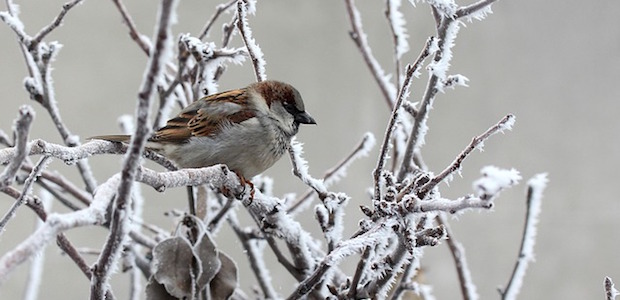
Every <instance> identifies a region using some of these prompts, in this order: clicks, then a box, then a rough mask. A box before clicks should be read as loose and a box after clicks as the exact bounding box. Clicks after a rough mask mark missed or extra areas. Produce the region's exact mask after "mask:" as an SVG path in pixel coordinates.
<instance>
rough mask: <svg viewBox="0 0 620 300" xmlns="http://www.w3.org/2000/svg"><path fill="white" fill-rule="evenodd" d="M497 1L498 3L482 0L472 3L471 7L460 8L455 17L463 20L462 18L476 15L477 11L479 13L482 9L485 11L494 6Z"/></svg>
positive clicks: (492, 0)
mask: <svg viewBox="0 0 620 300" xmlns="http://www.w3.org/2000/svg"><path fill="white" fill-rule="evenodd" d="M495 1H497V0H480V1H478V2H475V3H472V4H470V5H467V6H463V7H460V8H459V9H458V10H457V11H456V14H455V15H454V16H455V17H456V18H457V19H458V18H461V17H466V16H468V15H471V14H473V13H476V12H477V11H479V10H481V9H484V8H485V7H487V6H489V5H491V4H493V2H495Z"/></svg>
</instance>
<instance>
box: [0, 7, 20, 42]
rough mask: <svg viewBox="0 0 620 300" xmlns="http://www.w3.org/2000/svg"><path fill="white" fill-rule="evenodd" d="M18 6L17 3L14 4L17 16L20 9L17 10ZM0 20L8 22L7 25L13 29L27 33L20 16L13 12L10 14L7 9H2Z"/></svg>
mask: <svg viewBox="0 0 620 300" xmlns="http://www.w3.org/2000/svg"><path fill="white" fill-rule="evenodd" d="M17 7H18V6H17V5H13V6H12V8H13V9H14V12H15V15H16V16H17V12H18V11H19V10H18V9H17V10H15V8H17ZM0 20H2V21H3V22H4V23H6V25H8V26H9V27H10V28H12V29H13V30H15V31H17V32H20V33H21V34H22V35H23V34H25V33H24V23H22V21H21V20H20V19H19V18H17V17H13V16H11V14H9V13H8V12H6V11H0Z"/></svg>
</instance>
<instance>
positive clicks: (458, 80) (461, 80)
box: [445, 74, 469, 89]
mask: <svg viewBox="0 0 620 300" xmlns="http://www.w3.org/2000/svg"><path fill="white" fill-rule="evenodd" d="M468 81H469V78H467V77H465V76H463V75H461V74H456V75H450V76H448V78H446V83H445V87H447V88H451V89H454V88H455V87H456V86H457V85H460V86H464V87H468V85H467V82H468Z"/></svg>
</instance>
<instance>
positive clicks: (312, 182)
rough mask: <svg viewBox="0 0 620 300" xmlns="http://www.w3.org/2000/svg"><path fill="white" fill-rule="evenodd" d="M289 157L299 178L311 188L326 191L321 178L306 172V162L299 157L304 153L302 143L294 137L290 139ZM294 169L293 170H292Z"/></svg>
mask: <svg viewBox="0 0 620 300" xmlns="http://www.w3.org/2000/svg"><path fill="white" fill-rule="evenodd" d="M289 152H290V153H291V159H292V160H293V164H294V165H295V166H297V172H299V174H298V176H299V178H300V179H301V180H302V181H303V182H304V183H306V184H307V185H309V186H311V187H312V188H314V189H316V190H319V191H321V192H322V193H327V187H326V186H325V184H324V182H323V180H321V179H316V178H314V177H312V176H310V174H309V173H308V162H307V161H306V160H305V159H304V158H303V157H301V155H302V154H303V153H304V150H303V144H302V143H300V142H298V141H297V139H296V138H295V137H293V139H292V140H291V146H290V151H289ZM293 171H295V170H293Z"/></svg>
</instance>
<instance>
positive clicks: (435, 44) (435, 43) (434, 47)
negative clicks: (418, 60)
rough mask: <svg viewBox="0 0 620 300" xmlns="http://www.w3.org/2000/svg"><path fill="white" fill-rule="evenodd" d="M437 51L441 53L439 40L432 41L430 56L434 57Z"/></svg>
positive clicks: (429, 48) (429, 49)
mask: <svg viewBox="0 0 620 300" xmlns="http://www.w3.org/2000/svg"><path fill="white" fill-rule="evenodd" d="M437 51H439V39H432V40H431V46H430V47H428V53H429V55H433V54H435V52H437Z"/></svg>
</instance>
